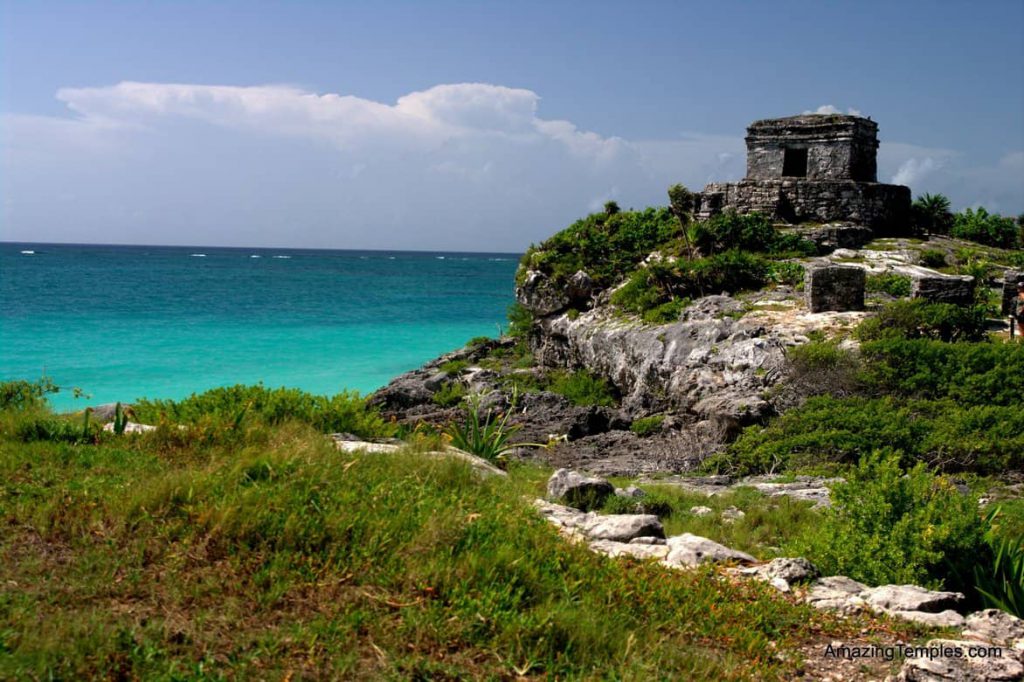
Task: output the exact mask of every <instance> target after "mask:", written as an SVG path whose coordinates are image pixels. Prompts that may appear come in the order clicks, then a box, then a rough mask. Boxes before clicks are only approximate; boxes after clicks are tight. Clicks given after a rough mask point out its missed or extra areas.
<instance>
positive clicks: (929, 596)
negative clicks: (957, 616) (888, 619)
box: [860, 585, 965, 613]
mask: <svg viewBox="0 0 1024 682" xmlns="http://www.w3.org/2000/svg"><path fill="white" fill-rule="evenodd" d="M860 597H861V599H863V600H864V601H865V602H866V603H867V605H868V606H870V607H871V608H873V609H875V610H879V611H885V612H887V613H890V612H893V611H922V612H924V613H940V612H942V611H946V610H947V609H953V610H955V609H956V608H957V607H959V606H960V605H961V604H963V603H964V600H965V598H964V595H962V594H960V593H959V592H937V591H934V590H926V589H925V588H923V587H918V586H917V585H882V586H881V587H872V588H869V589H866V590H864V591H862V592H861V594H860Z"/></svg>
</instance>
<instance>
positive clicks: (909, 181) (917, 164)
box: [890, 156, 938, 185]
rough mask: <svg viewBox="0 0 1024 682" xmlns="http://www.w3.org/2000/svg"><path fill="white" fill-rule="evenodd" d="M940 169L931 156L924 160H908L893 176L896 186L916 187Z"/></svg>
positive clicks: (892, 181)
mask: <svg viewBox="0 0 1024 682" xmlns="http://www.w3.org/2000/svg"><path fill="white" fill-rule="evenodd" d="M937 167H938V163H937V162H936V161H935V159H933V158H932V157H930V156H926V157H925V158H923V159H917V158H913V159H907V160H906V161H904V162H903V164H902V165H901V166H900V167H899V170H897V171H896V174H895V175H893V176H892V180H891V181H890V182H891V183H892V184H894V185H914V184H917V182H918V181H919V180H920V179H921V178H923V177H925V176H927V175H928V174H929V173H931V172H932V171H933V170H935V169H936V168H937Z"/></svg>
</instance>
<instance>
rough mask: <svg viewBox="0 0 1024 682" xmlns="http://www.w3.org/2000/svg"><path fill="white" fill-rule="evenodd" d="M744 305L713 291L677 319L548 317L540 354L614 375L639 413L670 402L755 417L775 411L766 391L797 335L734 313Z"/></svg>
mask: <svg viewBox="0 0 1024 682" xmlns="http://www.w3.org/2000/svg"><path fill="white" fill-rule="evenodd" d="M739 307H740V306H739V304H738V303H737V302H736V301H734V300H733V299H731V298H729V297H727V296H709V297H706V298H704V299H701V300H700V301H699V302H697V303H696V304H695V305H694V306H692V307H691V308H689V309H687V311H686V312H685V314H684V316H685V319H683V320H681V321H680V322H677V323H675V324H670V325H664V326H658V327H651V326H641V325H637V324H635V323H630V322H625V321H622V320H620V319H617V318H615V317H614V316H613V315H612V314H611V313H609V312H608V311H606V310H600V309H598V310H594V311H591V312H590V313H586V314H584V315H580V316H579V317H578V318H577V319H575V320H571V319H569V317H568V316H559V317H555V318H549V319H546V320H543V321H542V322H541V323H540V333H539V334H538V335H537V336H536V337H535V339H534V352H535V355H536V357H537V358H538V361H540V362H541V363H543V364H546V365H550V366H556V367H585V368H587V369H588V370H590V371H591V372H594V373H596V374H598V375H600V376H603V377H605V378H606V379H607V380H609V381H610V382H611V383H612V384H613V385H614V386H615V387H616V388H617V389H618V390H619V391H620V392H621V394H622V396H623V400H622V407H623V409H624V410H625V411H626V412H627V413H629V414H632V415H637V414H645V413H650V412H655V411H662V410H668V409H674V410H682V411H691V412H693V413H695V414H696V415H698V416H700V417H703V418H718V419H727V420H733V421H736V422H739V423H749V422H752V421H755V420H758V419H761V418H763V417H765V416H767V415H768V414H770V413H771V406H770V405H769V403H768V401H767V400H765V399H764V397H763V395H762V394H763V392H764V389H765V388H767V387H768V386H769V385H771V383H773V382H774V380H775V379H777V378H778V375H779V372H780V371H781V368H782V365H783V360H784V355H785V348H786V346H787V345H789V344H792V343H793V341H792V339H787V338H785V336H784V335H782V334H779V333H778V332H777V331H771V332H769V331H767V330H765V329H764V328H763V327H761V325H759V324H758V323H757V322H756V321H750V320H744V319H742V318H741V319H739V320H735V319H733V318H732V317H729V315H731V314H734V313H735V312H737V311H738V309H739Z"/></svg>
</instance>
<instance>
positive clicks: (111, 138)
mask: <svg viewBox="0 0 1024 682" xmlns="http://www.w3.org/2000/svg"><path fill="white" fill-rule="evenodd" d="M57 96H58V98H59V99H60V100H61V101H63V102H64V103H65V104H66V105H67V107H68V109H69V111H70V112H71V115H70V116H68V117H44V116H5V117H4V118H3V119H2V123H3V128H4V136H3V140H2V145H3V153H2V154H0V177H3V178H4V183H3V184H2V186H0V205H2V210H3V214H4V215H3V220H2V222H0V225H2V226H3V228H2V229H3V233H2V234H0V237H2V238H4V239H10V240H26V241H31V240H35V241H108V242H129V243H179V244H227V245H253V246H258V245H294V246H310V247H337V248H419V249H430V248H436V249H458V248H461V249H475V250H518V249H521V248H523V247H524V246H525V245H526V244H528V243H529V242H531V241H539V240H541V239H543V238H545V237H547V236H549V235H550V234H552V233H553V232H554V231H556V230H557V229H559V228H561V227H563V226H564V225H566V224H567V223H568V222H569V221H571V220H572V219H574V218H576V217H579V216H580V215H582V214H583V213H585V212H587V211H588V210H589V209H591V208H593V207H598V208H599V207H600V206H601V205H602V204H603V203H604V201H606V200H608V199H615V200H616V201H617V202H619V204H620V205H622V207H623V208H628V207H638V208H639V207H642V206H646V205H650V204H664V203H665V201H666V197H665V190H666V188H667V187H668V186H669V185H671V184H673V183H675V182H682V183H684V184H686V185H687V186H689V187H691V188H692V189H700V188H701V187H703V185H704V184H706V183H708V182H712V181H729V180H737V179H739V178H741V177H742V176H743V175H744V171H745V148H744V143H743V137H742V132H743V131H736V134H735V135H728V136H723V135H706V134H701V133H686V134H681V135H679V136H678V137H675V138H672V139H655V140H626V139H622V138H619V137H614V136H608V135H601V134H598V133H596V132H592V131H586V130H581V129H580V128H579V127H578V126H577V125H576V124H575V123H573V122H571V121H565V120H556V119H547V118H544V117H543V116H542V113H541V108H542V107H541V99H540V97H539V96H538V95H537V94H536V93H534V92H532V91H530V90H524V89H515V88H507V87H502V86H498V85H490V84H484V83H462V84H452V85H439V86H436V87H433V88H429V89H427V90H423V91H421V92H413V93H409V94H407V95H405V96H403V97H400V98H398V99H397V100H396V101H395V102H393V103H385V102H375V101H372V100H368V99H365V98H360V97H354V96H351V95H340V94H333V93H327V94H319V93H313V92H309V91H307V90H303V89H301V88H296V87H292V86H288V85H262V86H252V87H239V86H210V85H190V84H165V83H120V84H117V85H113V86H108V87H94V88H64V89H61V90H60V91H59V92H58V93H57ZM826 109H827V110H829V111H831V110H836V111H838V109H836V108H835V107H833V106H831V105H826V106H825V107H822V108H820V109H819V111H823V110H826ZM879 177H880V178H890V177H892V178H896V179H897V180H900V181H903V182H908V183H912V185H913V190H914V191H915V193H921V192H923V191H929V192H937V191H938V192H942V193H945V194H947V195H948V196H949V197H950V198H951V199H952V200H953V202H954V205H971V204H973V203H984V204H985V205H987V206H990V207H992V208H993V209H994V210H1003V211H1015V212H1019V211H1020V210H1022V209H1024V196H1022V194H1024V190H1022V187H1024V154H1022V153H1021V152H1013V153H1008V154H1007V155H1006V156H1005V158H1003V159H1001V160H999V161H998V162H994V163H992V164H989V165H987V166H984V165H983V166H971V165H969V164H968V163H967V162H966V161H965V159H964V158H963V157H962V156H961V155H959V154H957V153H955V152H953V151H951V150H944V149H928V148H922V147H915V146H912V145H905V144H897V143H889V142H883V145H882V147H881V149H880V151H879Z"/></svg>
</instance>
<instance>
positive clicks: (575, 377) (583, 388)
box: [548, 370, 615, 406]
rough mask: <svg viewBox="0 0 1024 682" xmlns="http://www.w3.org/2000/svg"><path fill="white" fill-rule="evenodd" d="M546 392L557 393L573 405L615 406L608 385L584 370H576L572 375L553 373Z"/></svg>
mask: <svg viewBox="0 0 1024 682" xmlns="http://www.w3.org/2000/svg"><path fill="white" fill-rule="evenodd" d="M548 390H550V391H552V392H554V393H559V394H561V395H563V396H565V397H566V398H568V399H569V400H570V401H572V403H573V404H575V405H603V406H611V405H614V404H615V398H614V397H613V396H612V391H611V389H610V388H609V386H608V383H607V382H606V381H605V380H604V379H602V378H600V377H597V376H594V375H593V374H591V373H590V372H588V371H586V370H578V371H576V372H573V373H572V374H567V373H565V372H554V373H552V377H551V380H550V384H549V386H548Z"/></svg>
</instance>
